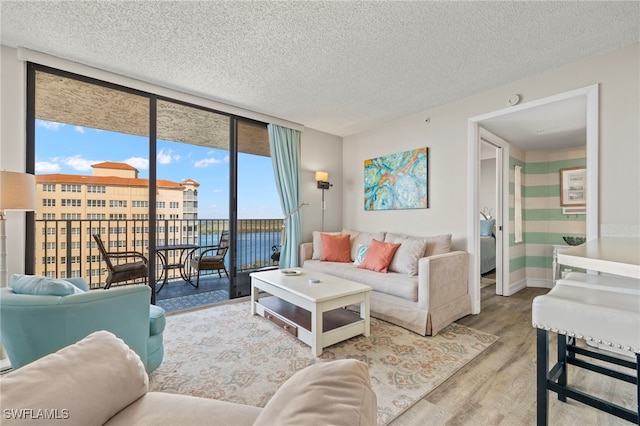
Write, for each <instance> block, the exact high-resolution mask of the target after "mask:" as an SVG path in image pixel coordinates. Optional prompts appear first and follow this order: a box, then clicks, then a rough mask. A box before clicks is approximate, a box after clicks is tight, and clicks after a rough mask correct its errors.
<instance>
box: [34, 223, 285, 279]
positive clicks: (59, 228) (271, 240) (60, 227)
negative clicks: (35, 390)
mask: <svg viewBox="0 0 640 426" xmlns="http://www.w3.org/2000/svg"><path fill="white" fill-rule="evenodd" d="M35 222H36V229H35V231H36V247H35V256H36V259H35V271H36V274H38V275H45V276H48V277H51V278H68V277H83V278H84V279H85V280H86V281H87V282H88V283H89V286H90V287H91V288H99V287H103V286H104V283H105V280H106V277H107V272H106V265H105V263H104V260H103V259H102V257H101V255H100V252H99V251H98V247H97V245H96V243H95V241H94V240H93V234H100V235H101V237H102V240H103V242H104V244H105V247H106V248H107V251H139V252H142V253H143V254H144V255H145V256H147V257H149V256H150V253H149V238H150V235H149V220H147V219H123V220H106V219H102V220H89V219H79V220H36V221H35ZM155 224H156V234H155V241H156V245H157V246H163V245H173V244H194V245H198V246H208V245H215V244H217V243H218V238H219V236H220V233H221V232H222V231H223V230H226V229H229V221H228V220H226V219H158V220H156V221H155ZM281 227H282V219H243V220H239V221H238V222H237V229H238V232H237V242H236V245H235V247H236V265H235V269H236V272H238V273H242V272H248V271H252V270H256V269H258V268H262V267H265V266H275V265H277V262H276V261H274V260H273V259H272V254H273V250H272V249H273V247H274V246H276V247H278V244H279V243H280V230H281ZM230 254H231V252H229V253H228V254H227V257H226V259H225V262H226V263H227V265H228V266H229V262H230V259H231V255H230ZM173 255H176V254H175V253H174V254H173ZM172 261H177V259H169V262H172ZM159 268H160V264H159V262H158V261H156V276H160V270H159ZM228 269H229V270H232V269H233V268H230V267H229V268H228ZM179 276H180V274H179V273H178V271H175V270H174V271H169V279H172V278H178V277H179Z"/></svg>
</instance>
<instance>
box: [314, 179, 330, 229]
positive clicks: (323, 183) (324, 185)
mask: <svg viewBox="0 0 640 426" xmlns="http://www.w3.org/2000/svg"><path fill="white" fill-rule="evenodd" d="M316 182H318V189H322V204H320V209H322V230H323V231H324V211H325V210H326V209H327V205H326V204H325V201H324V191H325V189H329V188H330V187H332V186H333V185H332V184H330V183H329V173H327V172H316Z"/></svg>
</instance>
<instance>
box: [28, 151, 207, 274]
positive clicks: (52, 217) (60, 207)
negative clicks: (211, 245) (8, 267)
mask: <svg viewBox="0 0 640 426" xmlns="http://www.w3.org/2000/svg"><path fill="white" fill-rule="evenodd" d="M91 167H92V169H93V173H92V175H91V176H86V175H71V174H43V175H37V176H36V183H37V185H36V186H37V196H38V210H37V211H36V229H35V232H36V265H35V272H36V274H39V275H46V276H49V277H55V278H66V277H78V276H80V277H83V278H85V279H87V281H90V282H92V283H98V282H104V277H103V274H104V273H105V272H104V263H103V261H102V259H101V257H100V253H99V252H98V249H97V246H96V244H95V241H94V240H93V237H92V235H93V234H100V235H101V238H102V240H103V241H104V243H105V245H106V247H107V250H109V251H139V252H142V253H144V254H145V255H147V256H148V255H149V253H148V247H149V238H150V235H149V180H148V179H141V178H139V177H138V170H137V169H136V168H134V167H132V166H130V165H128V164H125V163H114V162H104V163H99V164H94V165H93V166H91ZM156 186H157V193H156V218H155V219H156V241H157V244H161V245H166V244H180V243H196V242H197V240H198V234H199V230H198V187H199V186H200V185H199V184H198V183H197V182H196V181H194V180H192V179H187V180H185V181H183V182H172V181H169V180H162V179H158V180H157V182H156ZM83 269H84V270H83ZM92 277H98V278H97V279H95V278H92Z"/></svg>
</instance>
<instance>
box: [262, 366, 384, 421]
mask: <svg viewBox="0 0 640 426" xmlns="http://www.w3.org/2000/svg"><path fill="white" fill-rule="evenodd" d="M376 417H377V397H376V394H375V392H374V391H373V389H372V387H371V379H370V377H369V369H368V368H367V365H366V364H365V363H364V362H362V361H357V360H355V359H341V360H337V361H328V362H321V363H318V364H314V365H311V366H309V367H306V368H304V369H302V370H300V371H298V372H297V373H295V374H294V375H293V376H292V377H291V378H290V379H289V380H287V381H286V382H285V383H284V384H283V385H282V386H280V388H279V389H278V390H277V391H276V393H274V394H273V396H272V397H271V399H270V400H269V402H267V405H265V406H264V408H263V409H262V411H260V414H259V415H258V417H257V418H256V421H255V422H254V423H253V425H254V426H272V425H375V424H376Z"/></svg>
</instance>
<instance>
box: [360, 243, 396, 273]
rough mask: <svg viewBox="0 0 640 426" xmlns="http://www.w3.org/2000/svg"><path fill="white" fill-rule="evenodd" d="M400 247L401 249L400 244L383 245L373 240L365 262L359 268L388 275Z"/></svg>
mask: <svg viewBox="0 0 640 426" xmlns="http://www.w3.org/2000/svg"><path fill="white" fill-rule="evenodd" d="M398 247H400V244H393V243H383V242H381V241H378V240H376V239H373V240H371V244H369V248H368V249H367V255H366V256H365V257H364V261H363V262H362V263H361V264H360V265H358V268H362V269H369V270H371V271H376V272H385V273H386V272H387V269H388V268H389V264H390V263H391V259H393V255H394V254H396V250H398Z"/></svg>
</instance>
